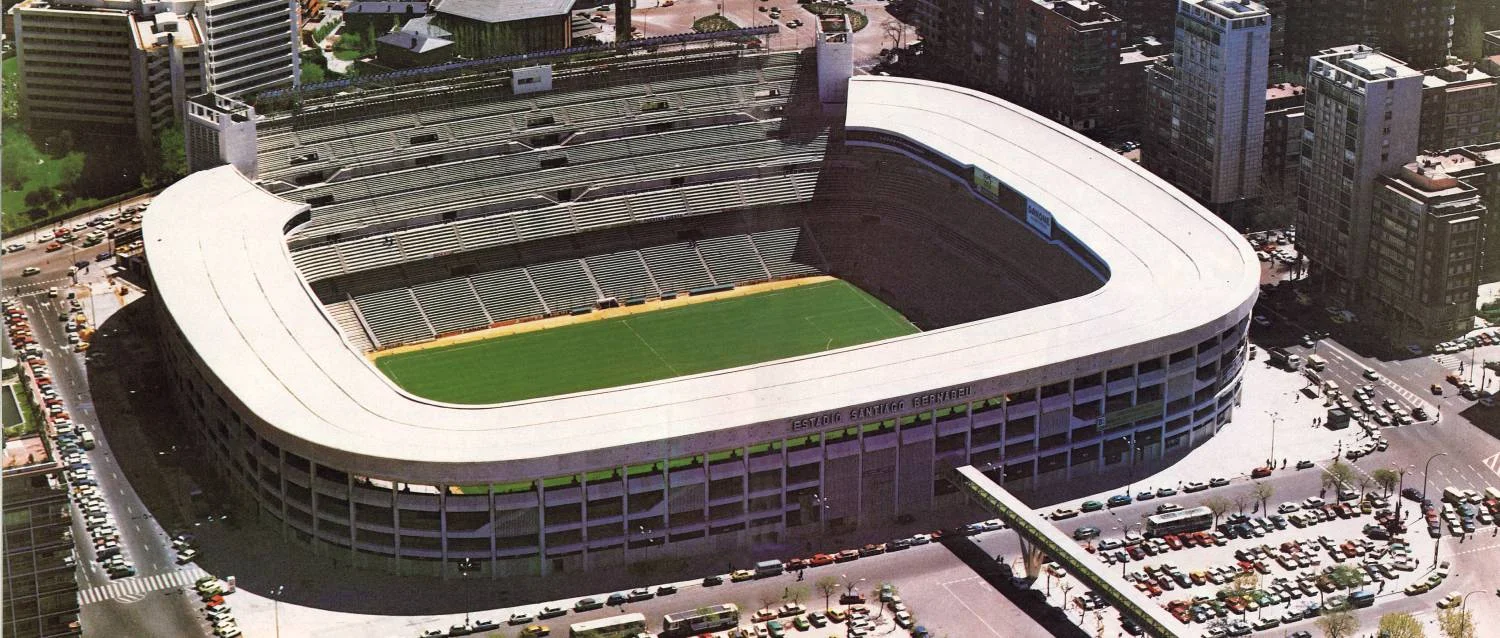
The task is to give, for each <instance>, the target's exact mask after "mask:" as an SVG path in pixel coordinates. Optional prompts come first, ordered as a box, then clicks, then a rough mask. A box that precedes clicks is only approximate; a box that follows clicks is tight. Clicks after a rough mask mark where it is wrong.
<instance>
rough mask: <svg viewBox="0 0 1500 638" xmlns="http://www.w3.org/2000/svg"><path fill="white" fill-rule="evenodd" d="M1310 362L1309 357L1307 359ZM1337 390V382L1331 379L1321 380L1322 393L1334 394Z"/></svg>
mask: <svg viewBox="0 0 1500 638" xmlns="http://www.w3.org/2000/svg"><path fill="white" fill-rule="evenodd" d="M1311 363H1312V360H1311V359H1310V358H1309V359H1308V364H1309V365H1311ZM1338 391H1339V384H1338V383H1335V382H1334V381H1333V380H1332V379H1329V380H1327V381H1324V382H1323V394H1334V393H1336V392H1338Z"/></svg>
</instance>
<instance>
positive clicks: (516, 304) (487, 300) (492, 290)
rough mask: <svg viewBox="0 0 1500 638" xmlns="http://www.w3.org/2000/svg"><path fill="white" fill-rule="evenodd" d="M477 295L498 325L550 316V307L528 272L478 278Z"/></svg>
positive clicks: (496, 273)
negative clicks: (533, 283) (548, 307)
mask: <svg viewBox="0 0 1500 638" xmlns="http://www.w3.org/2000/svg"><path fill="white" fill-rule="evenodd" d="M472 281H473V285H474V292H475V293H477V294H478V295H479V300H480V301H481V302H483V303H484V308H485V310H486V311H487V312H488V314H489V316H490V318H491V319H493V320H494V321H496V322H505V321H514V320H517V319H524V318H527V317H540V316H543V315H545V314H547V306H546V305H545V304H543V303H542V297H541V295H540V294H538V293H537V290H536V286H534V285H532V283H531V278H530V277H528V276H527V274H526V269H524V268H511V269H507V270H496V271H491V272H487V273H481V274H478V275H474V277H473V278H472Z"/></svg>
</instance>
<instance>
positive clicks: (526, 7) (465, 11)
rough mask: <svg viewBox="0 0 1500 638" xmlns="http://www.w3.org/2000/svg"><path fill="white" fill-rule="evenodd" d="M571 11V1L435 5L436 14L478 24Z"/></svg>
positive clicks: (472, 0) (478, 0)
mask: <svg viewBox="0 0 1500 638" xmlns="http://www.w3.org/2000/svg"><path fill="white" fill-rule="evenodd" d="M572 10H573V0H442V2H439V3H438V5H437V12H438V13H446V14H448V15H454V16H458V17H460V18H468V19H470V20H478V21H480V22H510V21H512V20H530V19H532V18H545V17H547V16H556V15H567V14H568V13H569V12H570V11H572Z"/></svg>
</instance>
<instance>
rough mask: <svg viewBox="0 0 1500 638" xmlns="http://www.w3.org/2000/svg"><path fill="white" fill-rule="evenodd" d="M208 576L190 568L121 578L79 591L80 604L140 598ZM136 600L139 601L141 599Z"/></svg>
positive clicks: (197, 569) (190, 583)
mask: <svg viewBox="0 0 1500 638" xmlns="http://www.w3.org/2000/svg"><path fill="white" fill-rule="evenodd" d="M207 575H208V572H205V571H203V570H202V569H199V568H198V567H189V568H187V569H179V570H177V571H173V572H167V573H165V574H157V575H155V576H136V577H132V578H121V579H120V580H117V581H114V582H112V583H110V584H108V585H100V586H99V587H90V588H88V589H80V590H79V591H78V602H79V604H82V605H90V604H93V603H98V602H103V601H106V600H116V599H121V598H130V597H133V596H139V595H140V594H149V593H151V592H154V591H161V590H163V589H173V588H176V587H184V586H191V585H192V584H193V583H194V581H197V580H198V579H199V578H202V577H203V576H207ZM136 599H137V600H139V598H136Z"/></svg>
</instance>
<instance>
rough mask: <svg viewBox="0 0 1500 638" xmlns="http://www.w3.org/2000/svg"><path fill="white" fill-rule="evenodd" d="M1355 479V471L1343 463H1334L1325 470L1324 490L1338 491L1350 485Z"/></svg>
mask: <svg viewBox="0 0 1500 638" xmlns="http://www.w3.org/2000/svg"><path fill="white" fill-rule="evenodd" d="M1353 479H1354V469H1353V468H1351V467H1349V464H1348V463H1345V462H1343V461H1334V462H1333V465H1330V466H1328V469H1326V470H1323V489H1325V490H1337V489H1339V488H1340V487H1344V486H1346V485H1348V484H1349V483H1350V482H1351V481H1352V480H1353Z"/></svg>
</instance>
